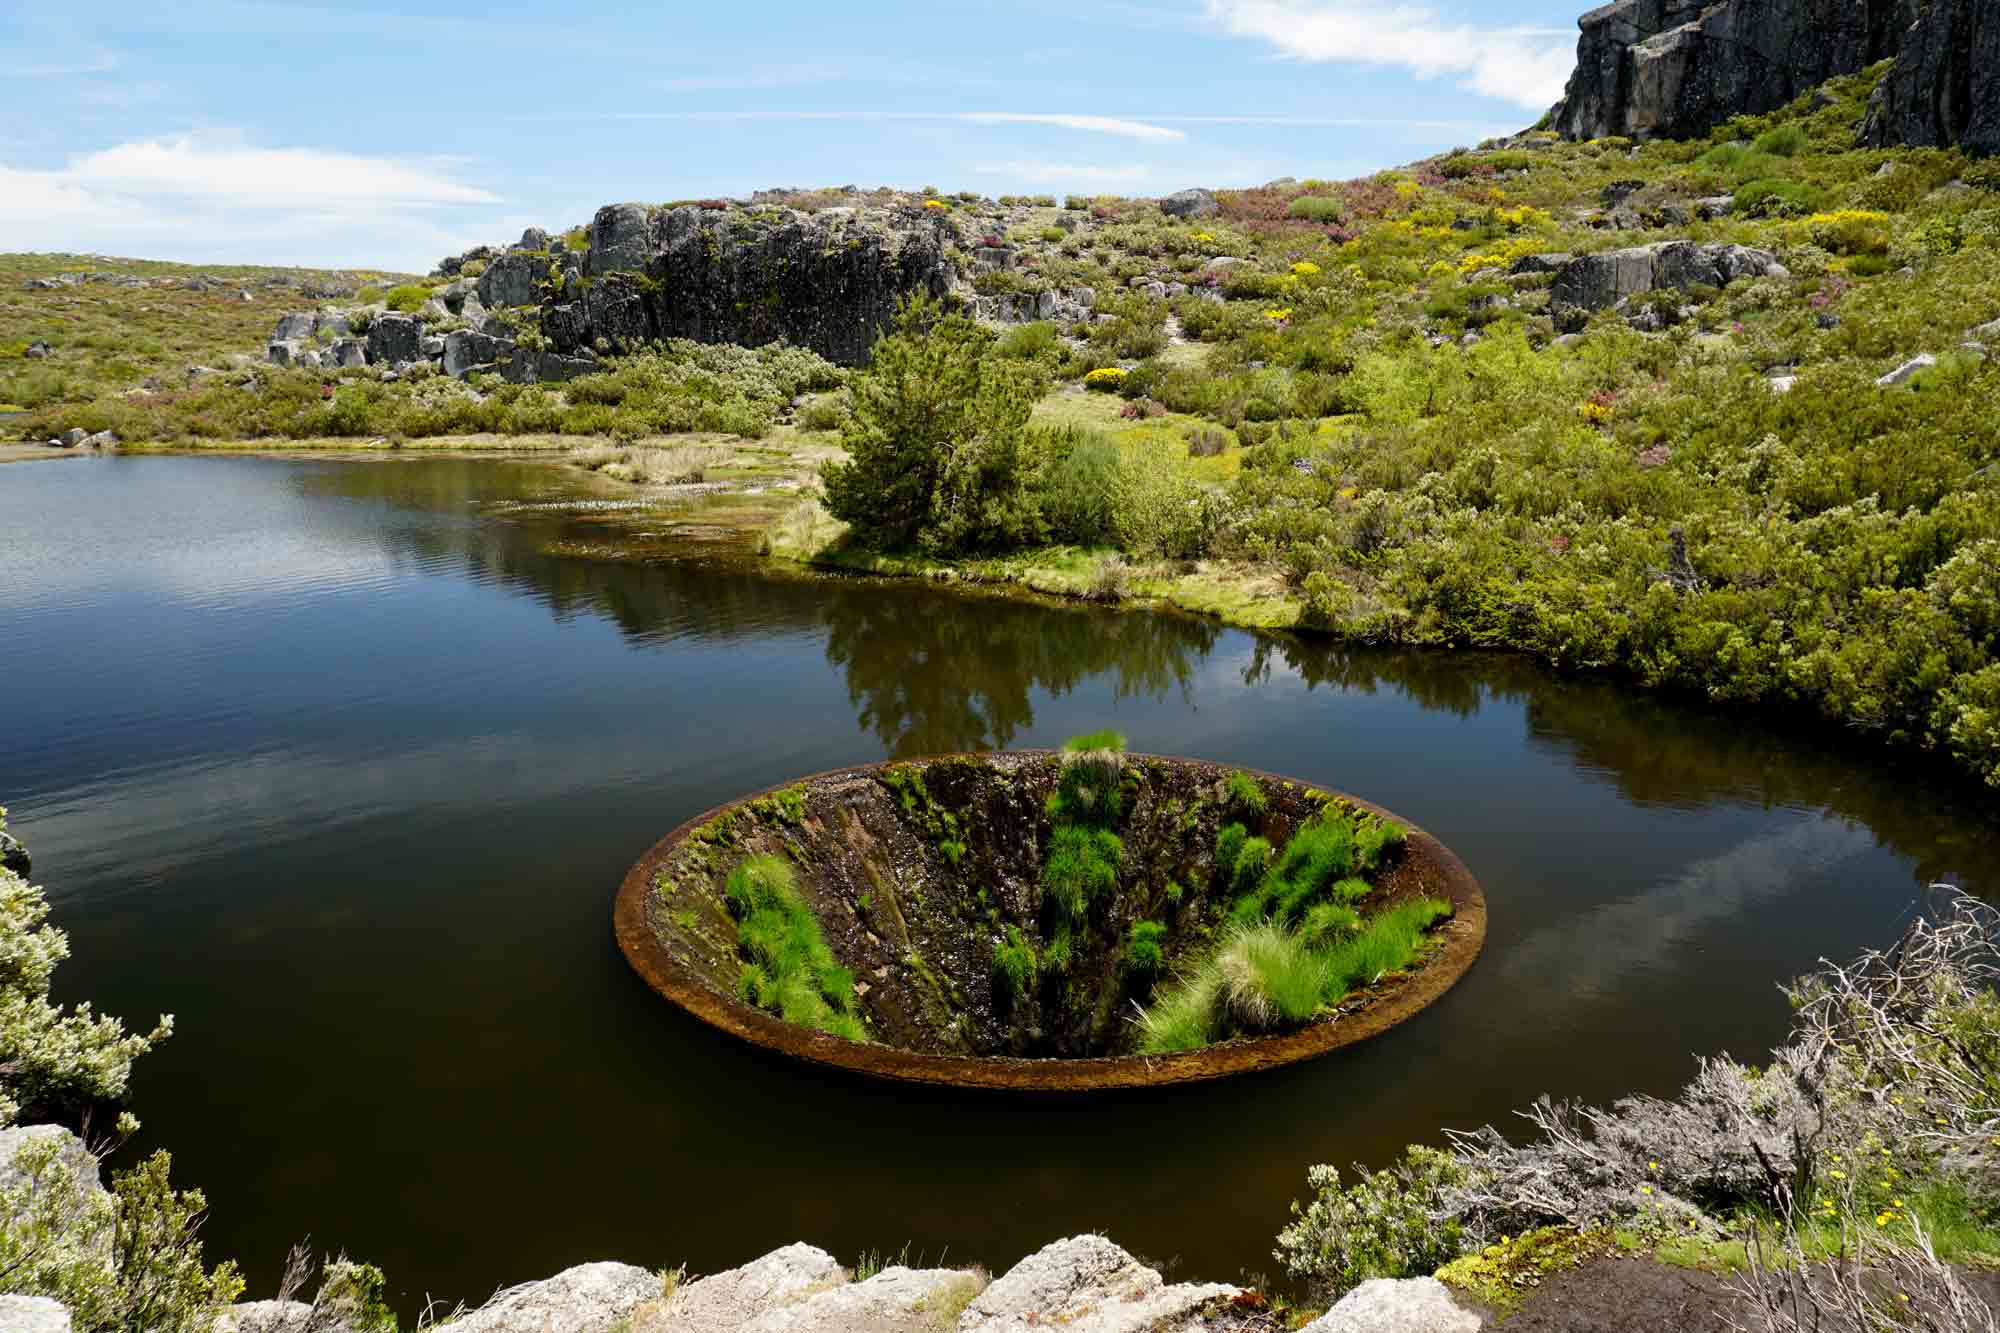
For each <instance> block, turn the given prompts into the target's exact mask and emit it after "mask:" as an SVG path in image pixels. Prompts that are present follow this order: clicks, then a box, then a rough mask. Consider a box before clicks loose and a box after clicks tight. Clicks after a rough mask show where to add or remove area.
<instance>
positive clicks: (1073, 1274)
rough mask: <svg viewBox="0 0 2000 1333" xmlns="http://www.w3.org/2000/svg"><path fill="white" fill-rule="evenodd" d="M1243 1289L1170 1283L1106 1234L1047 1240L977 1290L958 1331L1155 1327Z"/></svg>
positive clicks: (1188, 1323)
mask: <svg viewBox="0 0 2000 1333" xmlns="http://www.w3.org/2000/svg"><path fill="white" fill-rule="evenodd" d="M1238 1294H1240V1293H1239V1292H1238V1290H1237V1288H1235V1287H1230V1286H1224V1285H1221V1284H1219V1283H1213V1284H1203V1285H1186V1286H1173V1287H1170V1286H1168V1285H1166V1284H1165V1283H1164V1282H1162V1281H1161V1280H1160V1275H1159V1273H1157V1272H1156V1271H1154V1270H1153V1269H1150V1268H1148V1267H1146V1266H1145V1265H1144V1264H1142V1263H1140V1262H1139V1261H1138V1260H1137V1259H1134V1258H1133V1257H1132V1256H1131V1255H1129V1254H1127V1253H1126V1252H1125V1251H1124V1250H1122V1249H1120V1248H1119V1247H1118V1246H1116V1245H1114V1244H1112V1243H1111V1242H1110V1241H1109V1240H1106V1239H1105V1238H1104V1237H1102V1236H1075V1237H1072V1238H1071V1239H1069V1240H1059V1241H1056V1242H1055V1243H1054V1244H1052V1245H1047V1246H1044V1247H1043V1248H1042V1249H1040V1250H1037V1251H1036V1252H1035V1253H1033V1254H1031V1255H1029V1256H1028V1257H1027V1258H1025V1259H1023V1260H1022V1261H1021V1262H1020V1263H1018V1264H1016V1265H1014V1267H1013V1268H1011V1269H1009V1270H1008V1271H1007V1273H1006V1274H1005V1275H1004V1276H1002V1277H1000V1278H997V1279H995V1280H994V1282H993V1284H992V1285H991V1286H989V1287H987V1288H986V1290H984V1291H982V1292H980V1293H979V1295H978V1296H976V1297H975V1298H974V1299H973V1301H972V1304H970V1305H969V1306H967V1307H966V1309H965V1313H964V1314H962V1315H960V1316H959V1320H958V1328H959V1333H1027V1330H1030V1329H1046V1328H1062V1329H1066V1330H1069V1333H1155V1330H1163V1329H1172V1330H1180V1329H1182V1328H1187V1327H1199V1326H1200V1322H1201V1315H1202V1312H1203V1311H1204V1309H1205V1308H1207V1307H1210V1306H1213V1305H1215V1304H1217V1303H1219V1302H1224V1301H1228V1300H1229V1299H1231V1298H1232V1297H1235V1296H1237V1295H1238Z"/></svg>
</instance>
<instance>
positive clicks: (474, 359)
mask: <svg viewBox="0 0 2000 1333" xmlns="http://www.w3.org/2000/svg"><path fill="white" fill-rule="evenodd" d="M513 354H514V344H513V342H512V340H510V339H507V338H495V337H493V336H492V335H491V334H485V333H479V332H476V331H474V330H472V329H459V330H456V331H455V332H452V333H447V334H445V336H444V373H445V374H447V375H449V376H451V377H452V378H453V379H455V380H462V379H464V378H465V377H466V375H467V374H469V373H470V372H471V371H472V370H474V369H475V368H477V367H479V366H490V365H493V364H494V363H495V362H498V361H501V360H504V359H505V358H507V357H511V356H512V355H513Z"/></svg>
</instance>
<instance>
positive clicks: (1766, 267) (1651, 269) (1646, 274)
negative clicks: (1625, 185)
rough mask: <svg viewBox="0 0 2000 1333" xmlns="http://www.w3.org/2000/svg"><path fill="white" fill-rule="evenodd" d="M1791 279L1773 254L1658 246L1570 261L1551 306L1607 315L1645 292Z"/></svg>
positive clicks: (1742, 249) (1717, 247)
mask: <svg viewBox="0 0 2000 1333" xmlns="http://www.w3.org/2000/svg"><path fill="white" fill-rule="evenodd" d="M1789 276H1791V275H1790V273H1789V272H1787V270H1786V269H1785V267H1784V265H1782V264H1780V263H1779V262H1778V257H1777V256H1776V255H1774V254H1772V253H1771V252H1770V251H1769V250H1756V249H1752V248H1750V247H1749V246H1744V245H1698V244H1696V243H1695V242H1693V241H1657V242H1655V243H1654V244H1652V245H1639V246H1633V247H1631V248H1629V249H1624V250H1606V251H1604V252H1603V253H1601V254H1594V255H1580V256H1578V257H1577V258H1575V259H1572V260H1570V261H1569V262H1568V263H1567V264H1564V265H1563V266H1562V268H1561V269H1560V270H1559V271H1558V272H1557V273H1556V279H1555V282H1554V283H1553V284H1552V285H1551V286H1550V288H1549V302H1550V304H1551V305H1553V306H1558V307H1569V308H1570V309H1572V310H1580V311H1590V310H1604V309H1608V308H1609V307H1611V306H1614V305H1616V304H1618V302H1619V301H1621V300H1623V299H1624V298H1625V297H1628V296H1637V295H1639V294H1640V293H1641V292H1650V291H1655V290H1665V289H1669V288H1672V289H1677V290H1682V291H1685V290H1686V289H1688V288H1690V287H1695V286H1710V287H1726V286H1728V285H1729V284H1730V283H1731V282H1734V281H1735V280H1736V279H1738V278H1762V277H1789Z"/></svg>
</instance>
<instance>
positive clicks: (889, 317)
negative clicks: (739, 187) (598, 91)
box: [542, 204, 957, 366]
mask: <svg viewBox="0 0 2000 1333" xmlns="http://www.w3.org/2000/svg"><path fill="white" fill-rule="evenodd" d="M955 239H957V233H956V229H955V228H954V227H953V226H952V224H951V222H950V221H949V220H948V219H946V218H943V217H939V216H937V215H936V214H935V213H933V212H931V211H930V210H926V209H923V208H921V207H904V208H896V209H880V210H867V211H863V210H859V209H846V208H832V209H825V210H822V211H820V212H817V213H804V212H798V211H794V210H791V209H783V208H761V209H726V210H723V209H708V208H705V207H702V206H700V205H688V206H684V207H680V208H648V207H646V206H645V205H642V204H612V205H610V206H608V207H605V208H601V209H599V210H598V211H597V216H596V217H595V218H594V219H593V220H592V222H591V228H590V251H589V254H588V257H587V258H586V260H585V266H584V275H583V277H584V280H583V281H582V282H580V283H573V284H566V285H565V287H564V289H563V292H562V297H563V299H561V300H560V301H555V302H551V303H549V304H547V305H546V306H545V307H544V309H543V314H542V324H543V331H544V332H545V333H547V335H548V337H549V339H550V341H551V342H552V343H553V344H554V345H555V347H556V348H557V349H558V350H559V351H565V352H568V351H575V350H579V349H590V348H599V340H600V339H601V340H603V346H602V347H601V348H600V349H599V350H608V351H616V350H619V349H622V348H625V347H630V346H633V345H635V344H638V343H642V342H646V341H648V340H650V339H654V338H692V339H695V340H696V341H699V342H730V343H738V344H741V345H742V346H745V347H756V346H761V345H762V344H764V343H770V342H776V341H778V340H779V339H784V340H785V341H787V342H790V343H793V344H795V345H797V346H801V347H809V348H811V349H812V350H813V351H815V352H818V353H819V354H820V355H821V356H824V357H825V358H827V359H828V360H829V361H834V362H837V363H839V364H841V365H849V366H852V365H859V364H861V363H862V362H864V361H866V360H867V359H868V350H869V348H870V347H872V346H873V345H874V342H875V339H876V337H877V336H878V335H879V334H880V333H881V332H882V331H883V330H884V329H885V328H887V327H888V326H889V324H890V323H891V322H892V321H893V320H894V318H895V314H896V307H897V305H898V303H899V302H901V301H902V300H903V299H904V298H906V297H908V296H911V295H913V294H915V293H918V292H928V293H929V294H931V295H933V296H939V297H941V296H943V295H944V294H945V292H946V291H947V290H949V288H950V287H951V285H952V282H953V279H954V277H955V276H956V274H955V270H954V268H953V266H952V264H951V262H950V261H949V260H948V259H947V257H946V252H945V247H946V245H947V243H948V242H950V241H953V240H955Z"/></svg>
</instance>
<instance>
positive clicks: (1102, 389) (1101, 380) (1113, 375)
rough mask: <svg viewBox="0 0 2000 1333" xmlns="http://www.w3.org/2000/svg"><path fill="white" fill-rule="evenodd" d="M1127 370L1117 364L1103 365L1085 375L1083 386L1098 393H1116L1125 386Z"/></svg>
mask: <svg viewBox="0 0 2000 1333" xmlns="http://www.w3.org/2000/svg"><path fill="white" fill-rule="evenodd" d="M1125 376H1126V372H1125V371H1124V370H1122V369H1120V368H1119V367H1117V366H1103V367H1101V368H1099V369H1097V370H1093V371H1091V372H1090V373H1089V374H1088V375H1085V376H1084V377H1083V387H1084V388H1086V389H1094V390H1096V391H1097V392H1098V393H1116V392H1117V391H1118V390H1119V389H1120V388H1122V387H1124V384H1125Z"/></svg>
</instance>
